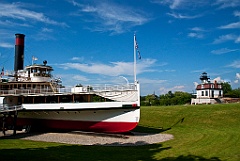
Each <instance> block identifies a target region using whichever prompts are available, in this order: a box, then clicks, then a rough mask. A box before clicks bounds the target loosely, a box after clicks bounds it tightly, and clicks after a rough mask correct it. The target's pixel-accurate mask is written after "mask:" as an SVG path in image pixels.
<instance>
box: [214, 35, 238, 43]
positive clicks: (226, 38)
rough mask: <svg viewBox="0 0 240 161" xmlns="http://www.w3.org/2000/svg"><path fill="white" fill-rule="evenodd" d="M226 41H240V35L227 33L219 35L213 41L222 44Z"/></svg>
mask: <svg viewBox="0 0 240 161" xmlns="http://www.w3.org/2000/svg"><path fill="white" fill-rule="evenodd" d="M226 41H234V42H235V43H239V42H240V36H237V35H234V34H227V35H222V36H219V37H218V38H217V39H215V40H214V41H213V44H220V43H223V42H226Z"/></svg>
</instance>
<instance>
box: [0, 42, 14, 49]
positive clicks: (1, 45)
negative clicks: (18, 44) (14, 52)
mask: <svg viewBox="0 0 240 161" xmlns="http://www.w3.org/2000/svg"><path fill="white" fill-rule="evenodd" d="M0 47H2V48H14V45H13V44H10V43H0Z"/></svg>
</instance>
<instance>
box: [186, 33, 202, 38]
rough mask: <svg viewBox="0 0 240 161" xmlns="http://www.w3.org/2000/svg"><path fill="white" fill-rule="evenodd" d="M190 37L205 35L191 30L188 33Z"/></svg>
mask: <svg viewBox="0 0 240 161" xmlns="http://www.w3.org/2000/svg"><path fill="white" fill-rule="evenodd" d="M188 37H192V38H198V39H201V38H203V37H204V36H203V34H202V33H194V32H190V33H188Z"/></svg>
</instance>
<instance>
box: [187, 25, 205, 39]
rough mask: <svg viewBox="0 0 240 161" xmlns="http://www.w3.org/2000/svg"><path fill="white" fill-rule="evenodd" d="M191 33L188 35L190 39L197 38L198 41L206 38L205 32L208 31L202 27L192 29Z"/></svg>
mask: <svg viewBox="0 0 240 161" xmlns="http://www.w3.org/2000/svg"><path fill="white" fill-rule="evenodd" d="M190 31H191V32H190V33H188V37H191V38H197V39H202V38H204V32H206V30H204V29H203V28H201V27H193V28H191V29H190Z"/></svg>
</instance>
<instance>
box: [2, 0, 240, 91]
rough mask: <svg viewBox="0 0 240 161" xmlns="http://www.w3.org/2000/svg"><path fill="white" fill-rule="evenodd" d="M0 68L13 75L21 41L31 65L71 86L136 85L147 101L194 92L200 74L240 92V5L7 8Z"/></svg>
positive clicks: (188, 0)
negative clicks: (47, 68) (21, 38)
mask: <svg viewBox="0 0 240 161" xmlns="http://www.w3.org/2000/svg"><path fill="white" fill-rule="evenodd" d="M0 6H1V7H0V67H4V69H5V71H7V70H8V71H10V70H13V68H14V67H13V58H14V45H15V33H22V34H25V35H26V38H25V62H24V64H25V65H29V64H31V62H32V60H31V59H32V56H35V57H37V58H38V60H37V61H35V63H42V61H43V60H47V61H48V64H49V65H51V66H53V68H54V69H55V70H54V73H53V74H54V76H56V77H61V78H62V80H63V84H64V85H66V86H70V85H76V84H79V83H81V84H83V85H89V84H91V85H95V84H105V83H106V84H125V83H126V82H127V81H126V79H127V80H128V81H129V82H133V79H134V77H133V46H134V45H133V35H134V33H136V36H137V42H138V46H139V50H140V52H141V57H142V58H141V59H140V60H137V79H138V80H139V82H140V83H141V95H147V94H152V93H153V92H155V94H157V95H159V94H164V93H167V92H168V91H173V92H174V91H185V92H192V91H193V90H194V89H195V85H196V84H197V83H200V82H199V77H200V75H201V73H202V72H207V73H208V75H209V76H210V77H211V79H216V80H218V81H227V82H230V83H231V85H232V87H233V88H238V87H239V85H240V83H239V82H240V1H239V0H210V1H206V0H198V1H192V0H128V1H122V0H108V1H107V0H101V1H100V0H91V1H90V0H61V1H60V0H48V1H31V0H21V1H14V0H1V2H0Z"/></svg>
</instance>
